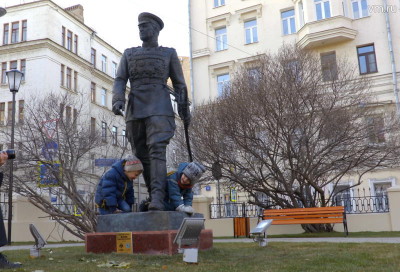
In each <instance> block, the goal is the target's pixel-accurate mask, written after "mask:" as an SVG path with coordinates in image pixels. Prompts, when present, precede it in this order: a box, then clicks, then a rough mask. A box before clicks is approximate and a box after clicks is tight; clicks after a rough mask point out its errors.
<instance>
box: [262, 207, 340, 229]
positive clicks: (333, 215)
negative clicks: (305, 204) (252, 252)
mask: <svg viewBox="0 0 400 272" xmlns="http://www.w3.org/2000/svg"><path fill="white" fill-rule="evenodd" d="M344 212H345V210H344V206H335V207H317V208H295V209H266V210H264V212H263V216H262V219H263V220H265V219H273V220H274V221H273V222H272V224H273V225H286V224H325V223H342V222H343V220H344V217H345V213H344Z"/></svg>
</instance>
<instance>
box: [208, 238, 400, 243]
mask: <svg viewBox="0 0 400 272" xmlns="http://www.w3.org/2000/svg"><path fill="white" fill-rule="evenodd" d="M267 241H268V242H271V243H272V242H294V243H326V242H327V243H388V244H395V243H400V237H370V238H349V237H321V238H268V237H267ZM250 242H254V241H253V239H248V238H236V239H214V243H250Z"/></svg>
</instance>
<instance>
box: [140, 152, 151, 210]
mask: <svg viewBox="0 0 400 272" xmlns="http://www.w3.org/2000/svg"><path fill="white" fill-rule="evenodd" d="M142 164H143V179H144V182H145V184H146V187H147V192H148V194H149V197H147V198H146V199H145V200H142V202H141V203H140V204H139V211H140V212H147V211H148V210H149V204H150V202H151V186H150V184H151V173H150V162H147V160H144V159H143V160H142Z"/></svg>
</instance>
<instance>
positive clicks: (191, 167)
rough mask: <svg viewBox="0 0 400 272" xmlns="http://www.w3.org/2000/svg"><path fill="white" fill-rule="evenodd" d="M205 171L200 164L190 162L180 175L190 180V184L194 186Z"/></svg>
mask: <svg viewBox="0 0 400 272" xmlns="http://www.w3.org/2000/svg"><path fill="white" fill-rule="evenodd" d="M205 171H206V168H205V167H204V166H203V165H201V164H200V163H198V162H191V163H189V164H188V165H187V166H186V167H185V169H183V171H182V173H183V174H185V176H187V177H188V178H189V179H190V183H191V184H192V185H194V184H195V183H197V182H198V181H199V179H200V178H201V176H202V175H203V173H204V172H205Z"/></svg>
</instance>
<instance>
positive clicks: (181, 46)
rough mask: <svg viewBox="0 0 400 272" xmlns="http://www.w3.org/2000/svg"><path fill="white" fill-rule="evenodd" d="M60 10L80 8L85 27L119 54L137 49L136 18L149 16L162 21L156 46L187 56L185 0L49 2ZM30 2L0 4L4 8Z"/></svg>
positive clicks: (17, 0) (12, 0)
mask: <svg viewBox="0 0 400 272" xmlns="http://www.w3.org/2000/svg"><path fill="white" fill-rule="evenodd" d="M52 1H53V2H54V3H56V4H58V5H59V6H61V7H62V8H66V7H70V6H74V5H76V4H81V5H82V6H83V8H84V17H85V24H86V25H88V26H89V27H91V28H93V29H94V30H95V31H96V32H97V35H98V36H100V38H102V39H103V40H105V41H106V42H108V43H109V44H111V45H112V46H114V47H115V48H116V49H118V50H119V51H120V52H123V51H124V50H125V49H126V48H129V47H132V46H139V45H141V41H140V39H139V32H138V28H137V17H138V15H139V13H141V12H144V11H146V12H151V13H154V14H156V15H157V16H159V17H160V18H161V19H162V20H163V21H164V25H165V26H164V29H163V30H162V31H161V32H160V36H159V44H160V45H162V46H166V47H173V48H175V49H176V50H177V52H178V55H179V56H189V22H188V0H112V1H110V0H52ZM28 2H34V1H33V0H0V6H2V7H7V6H13V5H18V4H23V3H28Z"/></svg>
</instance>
